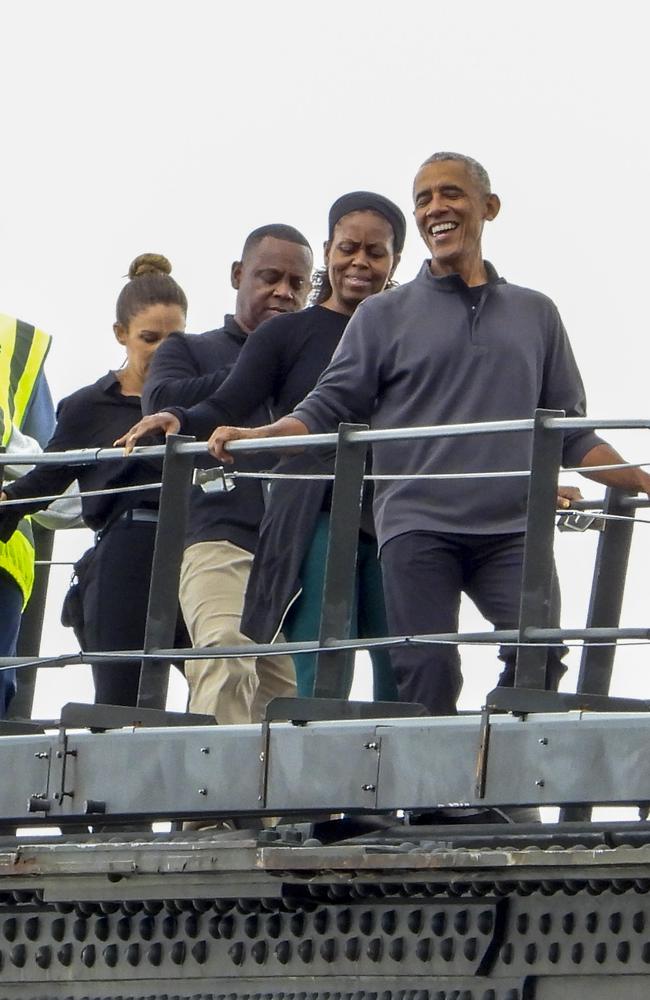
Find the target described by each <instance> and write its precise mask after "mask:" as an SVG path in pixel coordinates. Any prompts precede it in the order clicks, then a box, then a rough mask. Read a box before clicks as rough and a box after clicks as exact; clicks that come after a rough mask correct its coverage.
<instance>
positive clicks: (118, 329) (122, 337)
mask: <svg viewBox="0 0 650 1000" xmlns="http://www.w3.org/2000/svg"><path fill="white" fill-rule="evenodd" d="M113 333H114V334H115V339H116V340H117V342H118V343H119V344H125V343H126V330H125V329H124V327H123V326H122V324H121V323H113Z"/></svg>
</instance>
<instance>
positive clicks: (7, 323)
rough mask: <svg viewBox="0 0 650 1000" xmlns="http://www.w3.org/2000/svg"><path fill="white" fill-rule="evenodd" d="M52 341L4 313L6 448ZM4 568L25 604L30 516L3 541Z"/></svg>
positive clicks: (1, 437)
mask: <svg viewBox="0 0 650 1000" xmlns="http://www.w3.org/2000/svg"><path fill="white" fill-rule="evenodd" d="M50 341H51V338H50V337H49V336H48V334H47V333H43V331H42V330H37V329H36V328H35V327H33V326H30V325H29V323H23V322H22V321H21V320H18V319H12V318H11V316H3V315H2V314H1V313H0V444H1V445H2V446H3V448H4V447H6V445H7V443H8V442H9V439H10V437H11V432H12V430H13V428H14V427H17V428H18V429H19V430H22V427H23V423H24V421H25V415H26V413H27V410H28V407H29V404H30V402H31V400H32V397H33V395H34V390H35V388H36V383H37V381H38V377H39V375H40V373H41V371H42V369H43V365H44V363H45V358H46V357H47V352H48V350H49V348H50ZM0 461H2V456H1V455H0ZM0 568H1V569H3V570H4V571H5V572H6V573H8V574H9V576H11V577H12V578H13V579H14V580H15V581H16V583H17V584H18V586H19V587H20V589H21V591H22V594H23V607H24V606H25V604H27V601H28V600H29V595H30V594H31V592H32V586H33V584H34V537H33V534H32V527H31V524H30V520H29V518H28V517H24V518H23V519H22V520H21V522H20V524H19V525H18V528H17V529H16V531H15V532H14V534H13V535H12V537H11V538H10V539H9V541H8V542H6V543H3V542H0Z"/></svg>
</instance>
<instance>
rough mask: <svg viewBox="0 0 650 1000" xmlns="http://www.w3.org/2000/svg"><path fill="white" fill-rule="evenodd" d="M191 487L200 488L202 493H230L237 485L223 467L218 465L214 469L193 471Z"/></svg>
mask: <svg viewBox="0 0 650 1000" xmlns="http://www.w3.org/2000/svg"><path fill="white" fill-rule="evenodd" d="M192 485H193V486H198V487H200V489H202V490H203V492H204V493H231V492H232V490H234V489H235V486H236V485H237V484H236V483H235V481H234V480H233V478H232V476H231V475H229V474H228V473H226V470H225V469H224V467H223V465H218V466H217V467H216V468H214V469H195V470H194V475H193V476H192Z"/></svg>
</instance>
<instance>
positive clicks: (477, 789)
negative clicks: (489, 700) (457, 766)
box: [474, 704, 490, 799]
mask: <svg viewBox="0 0 650 1000" xmlns="http://www.w3.org/2000/svg"><path fill="white" fill-rule="evenodd" d="M489 749H490V706H489V705H487V704H486V705H484V706H483V708H482V709H481V728H480V729H479V734H478V753H477V755H476V782H475V784H474V794H475V795H476V798H477V799H484V798H485V781H486V778H487V765H488V752H489Z"/></svg>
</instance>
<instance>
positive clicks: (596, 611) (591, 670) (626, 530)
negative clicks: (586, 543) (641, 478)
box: [577, 489, 634, 695]
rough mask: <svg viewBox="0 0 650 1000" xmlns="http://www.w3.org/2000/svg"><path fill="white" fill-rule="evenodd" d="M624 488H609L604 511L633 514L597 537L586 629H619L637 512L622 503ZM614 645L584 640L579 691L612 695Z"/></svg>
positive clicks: (609, 523) (610, 522)
mask: <svg viewBox="0 0 650 1000" xmlns="http://www.w3.org/2000/svg"><path fill="white" fill-rule="evenodd" d="M625 495H626V494H625V493H624V492H623V491H622V490H616V489H610V490H607V493H606V496H605V506H604V508H603V513H604V514H614V515H616V516H619V517H624V516H625V515H632V516H631V517H630V520H626V521H614V520H612V521H607V520H606V521H605V530H604V531H603V532H602V533H601V535H600V538H599V539H598V549H597V551H596V562H595V564H594V575H593V578H592V583H591V595H590V598H589V610H588V612H587V628H618V626H619V624H620V621H621V609H622V607H623V593H624V590H625V575H626V573H627V564H628V560H629V557H630V546H631V544H632V533H633V531H634V518H633V514H634V512H633V511H631V510H630V507H629V506H628V505H626V504H624V503H623V502H622V500H623V497H624V496H625ZM615 655H616V647H615V646H594V645H590V644H589V640H588V639H587V640H586V641H585V644H584V646H583V647H582V657H581V659H580V674H579V676H578V686H577V691H578V693H579V694H603V695H607V694H609V685H610V681H611V679H612V669H613V666H614V657H615Z"/></svg>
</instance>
